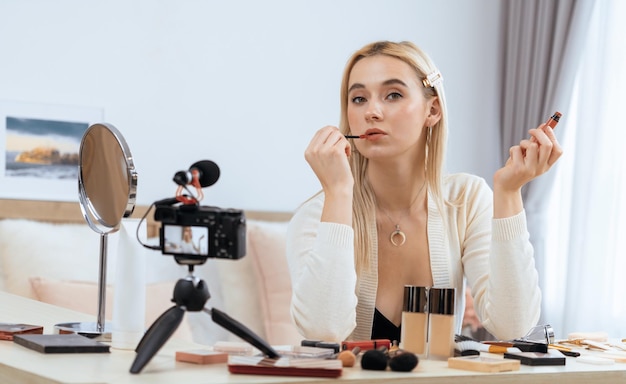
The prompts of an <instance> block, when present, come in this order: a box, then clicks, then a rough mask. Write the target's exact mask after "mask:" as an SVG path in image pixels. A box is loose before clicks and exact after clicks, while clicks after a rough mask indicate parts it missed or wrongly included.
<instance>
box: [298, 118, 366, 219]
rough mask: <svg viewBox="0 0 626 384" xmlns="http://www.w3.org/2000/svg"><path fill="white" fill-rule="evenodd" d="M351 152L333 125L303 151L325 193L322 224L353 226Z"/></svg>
mask: <svg viewBox="0 0 626 384" xmlns="http://www.w3.org/2000/svg"><path fill="white" fill-rule="evenodd" d="M351 153H352V147H351V146H350V143H349V142H348V140H347V139H346V138H345V137H344V136H343V135H342V134H341V132H340V131H339V129H337V127H333V126H326V127H324V128H322V129H320V130H319V131H317V132H316V133H315V135H314V136H313V139H311V142H310V143H309V146H308V147H307V149H306V151H305V152H304V157H305V159H306V161H307V162H308V163H309V165H310V166H311V169H313V172H315V175H316V176H317V178H318V179H319V181H320V183H321V184H322V189H323V190H324V208H323V210H322V217H321V221H323V222H331V223H339V224H346V225H352V193H353V192H352V188H353V186H354V177H352V171H351V170H350V162H349V161H348V157H349V156H350V154H351Z"/></svg>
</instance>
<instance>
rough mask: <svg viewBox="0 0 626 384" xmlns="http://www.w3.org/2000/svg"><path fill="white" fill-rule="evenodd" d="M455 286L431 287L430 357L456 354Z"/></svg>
mask: <svg viewBox="0 0 626 384" xmlns="http://www.w3.org/2000/svg"><path fill="white" fill-rule="evenodd" d="M454 298H455V289H454V288H431V289H430V295H429V320H428V322H429V325H430V327H429V335H428V341H429V357H440V358H448V357H452V356H454V327H455V321H454V320H455V319H454Z"/></svg>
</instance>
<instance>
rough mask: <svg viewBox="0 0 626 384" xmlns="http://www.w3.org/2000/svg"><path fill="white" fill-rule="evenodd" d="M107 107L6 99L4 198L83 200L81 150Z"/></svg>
mask: <svg viewBox="0 0 626 384" xmlns="http://www.w3.org/2000/svg"><path fill="white" fill-rule="evenodd" d="M103 114H104V113H103V109H101V108H92V107H75V106H62V105H50V104H37V103H20V102H11V101H0V198H10V199H11V198H12V199H30V200H49V201H78V152H79V148H80V142H81V139H82V136H83V134H84V132H85V130H87V128H88V127H89V126H90V125H91V124H93V123H96V122H102V119H103Z"/></svg>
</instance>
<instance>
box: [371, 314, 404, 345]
mask: <svg viewBox="0 0 626 384" xmlns="http://www.w3.org/2000/svg"><path fill="white" fill-rule="evenodd" d="M401 330H402V324H400V326H399V327H396V325H395V324H394V323H392V322H391V321H389V319H387V318H386V317H385V315H383V314H382V313H380V312H379V311H378V308H375V309H374V322H373V323H372V340H373V339H388V340H391V341H392V342H393V341H394V340H395V341H397V342H400V331H401Z"/></svg>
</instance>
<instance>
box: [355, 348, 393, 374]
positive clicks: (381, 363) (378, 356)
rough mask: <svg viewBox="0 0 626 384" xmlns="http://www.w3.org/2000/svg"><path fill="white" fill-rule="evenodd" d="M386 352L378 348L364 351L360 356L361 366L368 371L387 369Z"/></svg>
mask: <svg viewBox="0 0 626 384" xmlns="http://www.w3.org/2000/svg"><path fill="white" fill-rule="evenodd" d="M387 360H389V358H388V357H387V353H386V352H383V351H380V350H378V349H370V350H369V351H365V353H363V356H362V357H361V368H363V369H367V370H370V371H384V370H385V369H387Z"/></svg>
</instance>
